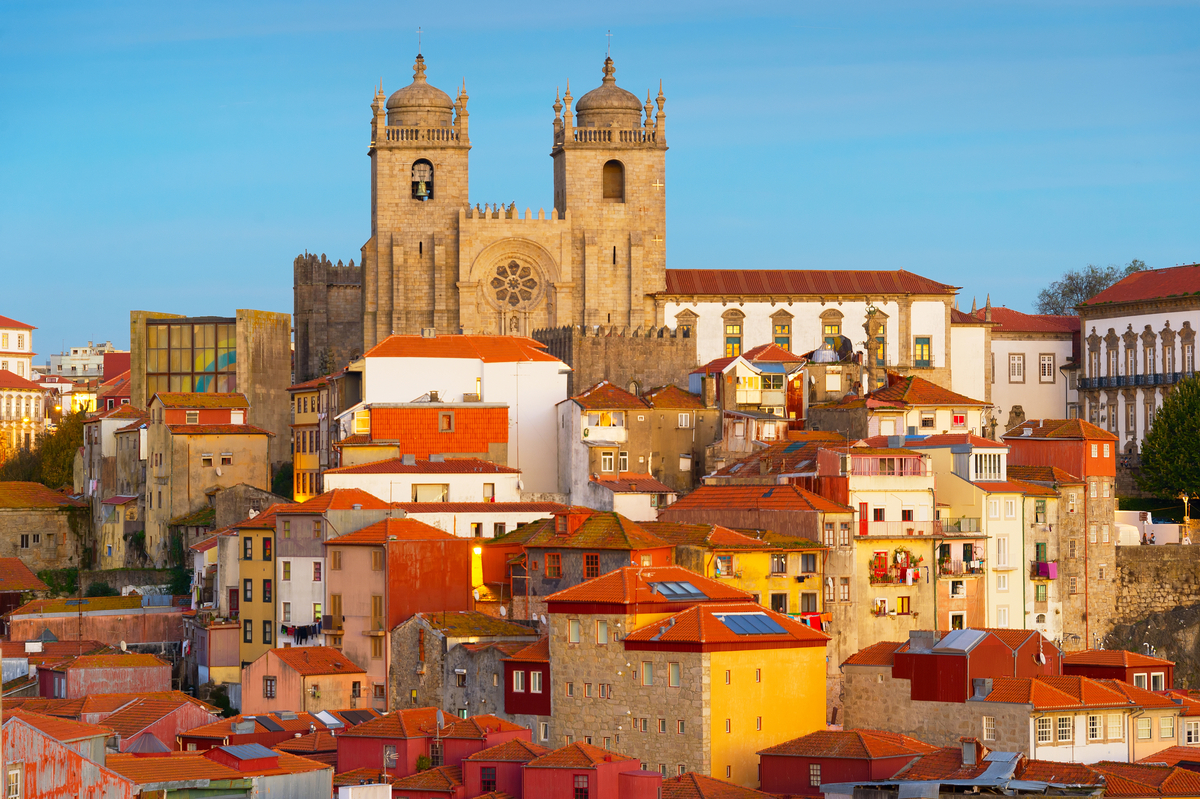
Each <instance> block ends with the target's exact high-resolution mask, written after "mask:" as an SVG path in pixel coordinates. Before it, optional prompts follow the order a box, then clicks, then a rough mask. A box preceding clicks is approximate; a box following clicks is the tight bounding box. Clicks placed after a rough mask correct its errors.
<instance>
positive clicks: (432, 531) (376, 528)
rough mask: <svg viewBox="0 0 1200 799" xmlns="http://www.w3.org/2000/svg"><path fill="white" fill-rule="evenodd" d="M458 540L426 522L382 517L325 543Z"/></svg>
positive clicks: (375, 543) (340, 544)
mask: <svg viewBox="0 0 1200 799" xmlns="http://www.w3.org/2000/svg"><path fill="white" fill-rule="evenodd" d="M445 539H450V540H458V537H457V536H454V535H451V534H450V533H447V532H446V531H444V530H439V529H438V528H436V527H434V526H433V525H430V524H426V523H425V522H421V521H417V520H416V519H409V518H407V517H405V518H401V519H382V520H380V521H377V522H375V523H374V524H371V525H368V526H366V527H364V528H362V529H361V530H355V531H354V532H353V533H346V534H345V535H339V536H338V537H337V538H331V539H329V540H328V541H326V542H325V543H326V544H327V545H329V546H347V545H352V546H368V547H370V546H374V547H381V546H383V545H384V544H386V543H387V542H388V541H440V540H445Z"/></svg>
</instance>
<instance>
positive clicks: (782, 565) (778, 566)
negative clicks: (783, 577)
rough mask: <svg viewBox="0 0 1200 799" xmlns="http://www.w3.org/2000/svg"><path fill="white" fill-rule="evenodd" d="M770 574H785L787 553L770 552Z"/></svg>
mask: <svg viewBox="0 0 1200 799" xmlns="http://www.w3.org/2000/svg"><path fill="white" fill-rule="evenodd" d="M771 574H775V575H778V574H787V555H785V554H783V553H779V552H772V553H771Z"/></svg>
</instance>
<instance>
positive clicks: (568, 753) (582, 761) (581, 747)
mask: <svg viewBox="0 0 1200 799" xmlns="http://www.w3.org/2000/svg"><path fill="white" fill-rule="evenodd" d="M635 759H636V758H632V757H627V756H625V755H622V754H619V753H617V752H610V751H608V750H607V749H601V748H600V747H598V746H592V745H591V744H586V743H583V742H582V741H577V742H576V743H573V744H568V745H567V746H564V747H562V748H561V749H555V750H553V751H551V752H547V753H546V754H544V755H542V756H541V757H539V758H536V759H534V760H531V761H529V763H527V764H526V766H527V767H529V768H593V767H594V766H595V765H596V764H597V763H604V762H606V761H612V762H615V763H627V762H629V761H630V760H635Z"/></svg>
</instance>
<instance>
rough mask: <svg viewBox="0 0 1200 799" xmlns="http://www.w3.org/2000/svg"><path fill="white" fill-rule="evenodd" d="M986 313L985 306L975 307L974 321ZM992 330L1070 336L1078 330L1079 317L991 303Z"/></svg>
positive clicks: (995, 331)
mask: <svg viewBox="0 0 1200 799" xmlns="http://www.w3.org/2000/svg"><path fill="white" fill-rule="evenodd" d="M986 313H987V309H986V308H978V309H976V311H975V315H974V321H977V322H982V321H983V320H984V316H985V315H986ZM968 316H969V314H968ZM992 332H993V333H1061V334H1064V335H1066V336H1070V334H1071V333H1078V332H1079V317H1078V316H1053V315H1049V314H1028V313H1021V312H1020V311H1014V310H1013V309H1011V308H1005V307H1004V306H1003V305H993V306H992Z"/></svg>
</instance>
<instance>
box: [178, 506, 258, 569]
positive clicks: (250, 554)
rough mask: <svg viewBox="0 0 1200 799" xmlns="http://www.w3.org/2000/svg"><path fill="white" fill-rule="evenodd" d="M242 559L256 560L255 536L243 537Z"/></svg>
mask: <svg viewBox="0 0 1200 799" xmlns="http://www.w3.org/2000/svg"><path fill="white" fill-rule="evenodd" d="M160 504H161V503H160ZM242 560H254V539H253V538H243V539H242Z"/></svg>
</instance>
